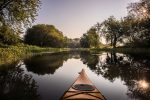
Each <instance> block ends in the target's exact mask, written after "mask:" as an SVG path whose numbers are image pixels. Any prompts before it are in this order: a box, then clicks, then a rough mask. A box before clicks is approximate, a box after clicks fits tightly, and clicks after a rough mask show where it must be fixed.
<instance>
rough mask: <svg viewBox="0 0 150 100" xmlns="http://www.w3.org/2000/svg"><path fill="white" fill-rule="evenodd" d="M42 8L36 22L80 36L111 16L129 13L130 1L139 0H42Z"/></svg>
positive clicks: (69, 35) (74, 36)
mask: <svg viewBox="0 0 150 100" xmlns="http://www.w3.org/2000/svg"><path fill="white" fill-rule="evenodd" d="M41 1H42V5H41V9H40V10H39V12H38V14H39V15H38V16H37V18H36V21H35V23H34V24H51V25H54V26H56V28H58V29H59V30H60V31H62V32H63V34H64V35H65V36H67V37H69V38H79V37H81V36H82V34H83V33H86V32H87V30H88V29H89V28H90V27H91V26H93V25H94V24H96V23H97V22H102V21H104V20H105V19H107V18H108V17H109V16H111V15H113V16H115V17H116V18H121V17H124V16H126V15H127V9H126V7H127V6H128V4H129V3H131V2H135V1H139V0H41Z"/></svg>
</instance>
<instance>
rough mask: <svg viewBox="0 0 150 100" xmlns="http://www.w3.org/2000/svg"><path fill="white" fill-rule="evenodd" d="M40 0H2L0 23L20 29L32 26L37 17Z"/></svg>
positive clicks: (0, 3)
mask: <svg viewBox="0 0 150 100" xmlns="http://www.w3.org/2000/svg"><path fill="white" fill-rule="evenodd" d="M39 6H40V0H0V22H1V23H3V24H5V25H9V26H11V27H12V28H13V29H17V30H18V29H20V27H21V26H22V25H24V26H25V27H26V26H28V25H29V24H31V23H32V22H33V21H34V20H35V17H36V16H37V10H38V8H39Z"/></svg>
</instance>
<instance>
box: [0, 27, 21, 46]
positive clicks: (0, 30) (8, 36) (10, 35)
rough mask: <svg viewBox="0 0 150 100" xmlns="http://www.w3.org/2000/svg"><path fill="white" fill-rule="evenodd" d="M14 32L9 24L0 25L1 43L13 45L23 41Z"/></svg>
mask: <svg viewBox="0 0 150 100" xmlns="http://www.w3.org/2000/svg"><path fill="white" fill-rule="evenodd" d="M14 33H15V32H14V31H13V30H12V29H10V28H9V27H8V26H4V25H3V26H2V27H0V43H3V44H8V45H12V44H16V43H19V42H21V39H20V37H19V36H18V35H17V34H14Z"/></svg>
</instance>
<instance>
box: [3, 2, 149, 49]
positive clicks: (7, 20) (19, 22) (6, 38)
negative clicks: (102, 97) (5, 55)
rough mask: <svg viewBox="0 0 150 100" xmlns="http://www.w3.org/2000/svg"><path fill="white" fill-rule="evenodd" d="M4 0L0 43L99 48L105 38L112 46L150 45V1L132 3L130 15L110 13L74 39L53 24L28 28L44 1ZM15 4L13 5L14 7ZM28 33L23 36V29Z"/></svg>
mask: <svg viewBox="0 0 150 100" xmlns="http://www.w3.org/2000/svg"><path fill="white" fill-rule="evenodd" d="M30 1H31V2H28V0H20V1H15V0H2V1H1V2H0V46H3V45H14V44H17V43H25V44H29V45H37V46H40V47H69V48H79V47H83V48H99V47H100V45H101V44H102V43H101V41H100V40H101V39H102V38H104V39H105V40H106V42H107V44H109V45H110V46H112V47H113V48H116V47H117V46H119V45H123V46H125V47H150V23H149V22H150V1H149V0H140V1H139V2H136V3H131V4H130V5H129V6H128V7H127V10H128V15H127V16H126V17H124V18H121V19H119V20H118V19H116V18H115V17H114V16H110V17H109V18H108V19H106V20H104V21H103V22H101V23H97V24H95V25H94V26H92V27H91V28H90V29H89V30H88V31H87V32H86V33H85V34H83V36H82V37H81V38H80V39H79V38H76V39H70V38H68V37H66V36H64V35H63V33H62V32H61V31H60V30H58V29H57V28H56V27H55V26H53V25H46V24H38V25H34V26H32V27H30V28H27V27H28V26H30V25H31V24H32V22H33V21H34V20H35V17H36V16H37V11H38V8H39V6H40V5H41V2H40V0H30ZM12 5H13V6H12ZM24 28H26V29H27V30H26V32H25V35H24V36H23V37H20V35H21V33H22V29H24Z"/></svg>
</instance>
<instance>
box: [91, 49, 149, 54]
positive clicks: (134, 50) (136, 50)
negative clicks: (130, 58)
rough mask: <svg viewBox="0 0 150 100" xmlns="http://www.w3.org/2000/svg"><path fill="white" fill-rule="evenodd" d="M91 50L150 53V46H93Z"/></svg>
mask: <svg viewBox="0 0 150 100" xmlns="http://www.w3.org/2000/svg"><path fill="white" fill-rule="evenodd" d="M90 51H91V52H101V51H107V52H112V51H114V52H120V53H150V48H91V49H90Z"/></svg>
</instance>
